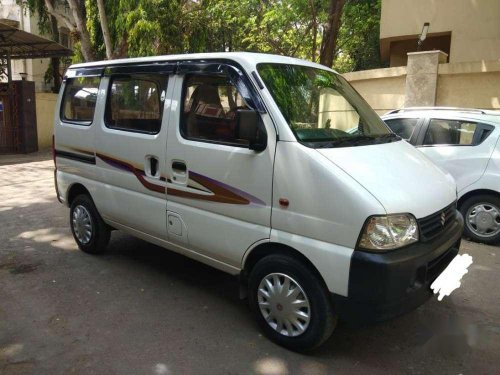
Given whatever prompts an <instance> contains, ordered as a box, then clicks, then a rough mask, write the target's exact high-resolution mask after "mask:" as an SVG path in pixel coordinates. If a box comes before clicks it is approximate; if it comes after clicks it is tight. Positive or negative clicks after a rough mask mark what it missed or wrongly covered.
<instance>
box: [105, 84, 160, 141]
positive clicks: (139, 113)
mask: <svg viewBox="0 0 500 375" xmlns="http://www.w3.org/2000/svg"><path fill="white" fill-rule="evenodd" d="M166 79H167V77H165V76H158V77H154V76H137V77H135V76H126V77H121V76H120V77H111V83H110V86H109V89H108V98H107V103H106V111H105V121H106V126H107V127H108V128H111V129H119V130H125V131H131V132H139V133H149V134H156V133H158V132H159V131H160V128H161V118H162V112H163V102H164V100H165V92H166V91H165V90H166Z"/></svg>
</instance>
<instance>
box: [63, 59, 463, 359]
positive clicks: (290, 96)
mask: <svg viewBox="0 0 500 375" xmlns="http://www.w3.org/2000/svg"><path fill="white" fill-rule="evenodd" d="M57 105H58V108H59V110H58V111H57V115H56V118H55V140H54V155H55V162H56V189H57V196H58V199H59V200H60V201H61V202H62V203H64V204H66V205H67V206H69V207H70V208H71V209H70V224H71V229H72V232H73V235H74V237H75V240H76V242H77V244H78V246H79V247H80V249H82V250H83V251H85V252H88V253H100V252H102V251H103V250H104V249H105V247H106V245H107V244H108V241H109V238H110V231H111V230H113V229H120V230H123V231H124V232H127V233H129V234H131V235H134V236H137V237H139V238H142V239H144V240H146V241H149V242H151V243H154V244H157V245H160V246H163V247H165V248H168V249H170V250H173V251H176V252H178V253H181V254H184V255H186V256H189V257H191V258H194V259H196V260H198V261H201V262H204V263H207V264H209V265H211V266H213V267H215V268H218V269H220V270H223V271H226V272H229V273H230V274H233V275H238V276H239V278H240V280H241V283H242V286H243V288H242V290H247V291H248V300H249V303H250V306H251V308H252V310H253V312H254V314H255V317H256V319H257V320H258V322H259V323H260V325H261V327H262V329H263V331H264V333H265V334H266V335H267V336H268V337H270V338H271V339H272V340H274V341H276V342H277V343H279V344H281V345H283V346H286V347H288V348H291V349H294V350H308V349H312V348H314V347H316V346H318V345H320V344H321V343H322V342H324V341H325V340H326V339H327V338H328V337H329V336H330V334H331V333H332V331H333V329H334V327H335V324H336V321H337V317H339V316H340V317H344V318H346V319H350V320H358V319H363V320H366V319H368V320H383V319H387V318H390V317H392V316H395V315H398V314H401V313H403V312H405V311H408V310H411V309H413V308H415V307H416V306H418V305H420V304H422V303H423V302H424V301H425V300H426V299H427V298H428V297H429V296H430V295H432V293H431V291H430V288H429V285H430V283H431V282H432V281H433V280H434V279H435V278H436V277H437V276H438V275H439V274H440V273H441V272H442V271H443V269H444V268H445V267H446V266H447V265H448V264H449V262H450V261H451V260H452V259H453V258H454V257H455V256H456V254H457V252H458V248H459V245H460V238H461V234H462V229H463V219H462V217H461V215H460V214H459V213H458V212H457V210H456V197H457V195H456V187H455V183H454V181H453V178H452V177H451V176H450V175H446V174H444V173H443V172H442V171H441V170H440V169H438V168H437V167H436V166H434V164H432V163H431V162H430V161H429V160H428V159H427V158H426V157H425V156H423V155H422V154H421V153H420V152H418V151H416V150H415V149H414V148H413V147H412V146H411V145H409V144H408V143H407V142H404V141H402V140H401V139H400V138H399V137H398V136H396V135H395V134H393V133H392V132H391V131H390V130H389V128H388V127H387V126H386V125H385V124H384V123H383V122H382V120H381V119H380V118H379V117H378V116H377V115H376V114H375V112H374V111H373V110H372V109H371V108H370V107H369V106H368V105H367V104H366V102H365V101H364V100H363V99H362V98H361V97H360V96H359V95H358V94H357V93H356V91H355V90H354V89H353V88H352V87H351V86H350V85H349V84H348V83H347V82H346V80H345V79H344V78H342V77H341V76H340V75H338V74H336V73H335V72H334V71H332V70H330V69H327V68H325V67H324V66H321V65H317V64H313V63H310V62H307V61H302V60H298V59H293V58H287V57H281V56H272V55H265V54H251V53H213V54H196V55H179V56H160V57H150V58H137V59H126V60H115V61H103V62H93V63H85V64H78V65H73V66H71V67H70V68H69V70H68V71H67V73H66V76H65V78H64V84H63V86H62V88H61V93H60V96H59V99H58V103H57Z"/></svg>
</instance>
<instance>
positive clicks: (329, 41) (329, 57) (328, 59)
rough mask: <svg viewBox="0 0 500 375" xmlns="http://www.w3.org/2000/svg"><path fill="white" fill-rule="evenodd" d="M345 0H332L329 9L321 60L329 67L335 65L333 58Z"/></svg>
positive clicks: (321, 62)
mask: <svg viewBox="0 0 500 375" xmlns="http://www.w3.org/2000/svg"><path fill="white" fill-rule="evenodd" d="M344 4H345V0H330V7H329V11H328V22H327V23H326V25H325V27H324V30H323V40H322V42H321V54H320V59H319V62H320V64H323V65H325V66H327V67H329V68H331V66H332V65H333V59H334V57H335V52H336V49H337V37H338V35H339V28H340V22H341V17H342V9H343V8H344Z"/></svg>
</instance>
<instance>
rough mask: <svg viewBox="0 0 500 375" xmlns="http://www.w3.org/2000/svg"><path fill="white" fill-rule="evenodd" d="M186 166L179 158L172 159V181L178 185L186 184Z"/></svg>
mask: <svg viewBox="0 0 500 375" xmlns="http://www.w3.org/2000/svg"><path fill="white" fill-rule="evenodd" d="M187 176H188V174H187V166H186V163H185V162H183V161H181V160H172V182H174V183H176V184H180V185H186V184H187V180H188V178H187Z"/></svg>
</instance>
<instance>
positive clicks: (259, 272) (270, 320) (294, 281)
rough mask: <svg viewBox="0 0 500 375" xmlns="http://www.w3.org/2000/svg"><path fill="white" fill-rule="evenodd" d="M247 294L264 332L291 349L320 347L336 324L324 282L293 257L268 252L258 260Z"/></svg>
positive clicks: (303, 349) (251, 275)
mask: <svg viewBox="0 0 500 375" xmlns="http://www.w3.org/2000/svg"><path fill="white" fill-rule="evenodd" d="M248 296H249V298H248V300H249V303H250V307H251V309H252V311H253V313H254V315H255V317H256V319H257V321H258V323H259V325H260V326H261V328H262V330H263V331H264V333H265V335H266V336H267V337H268V338H270V339H271V340H273V341H274V342H276V343H278V344H279V345H282V346H284V347H286V348H289V349H291V350H295V351H308V350H312V349H314V348H316V347H318V346H320V345H321V344H322V343H323V342H325V341H326V340H327V339H328V338H329V337H330V335H331V334H332V332H333V330H334V328H335V325H336V323H337V316H336V314H335V313H334V310H333V306H332V303H331V300H330V296H329V294H328V291H327V290H326V288H325V286H324V285H323V283H322V282H321V281H320V280H318V278H317V277H316V275H315V274H314V273H313V272H312V271H311V270H310V269H309V268H308V267H307V266H305V265H304V264H303V263H301V262H300V261H298V260H296V259H294V258H292V257H288V256H284V255H269V256H267V257H265V258H263V259H261V260H260V261H259V262H258V263H257V264H256V265H255V267H254V268H253V270H252V272H251V274H250V278H249V292H248Z"/></svg>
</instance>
